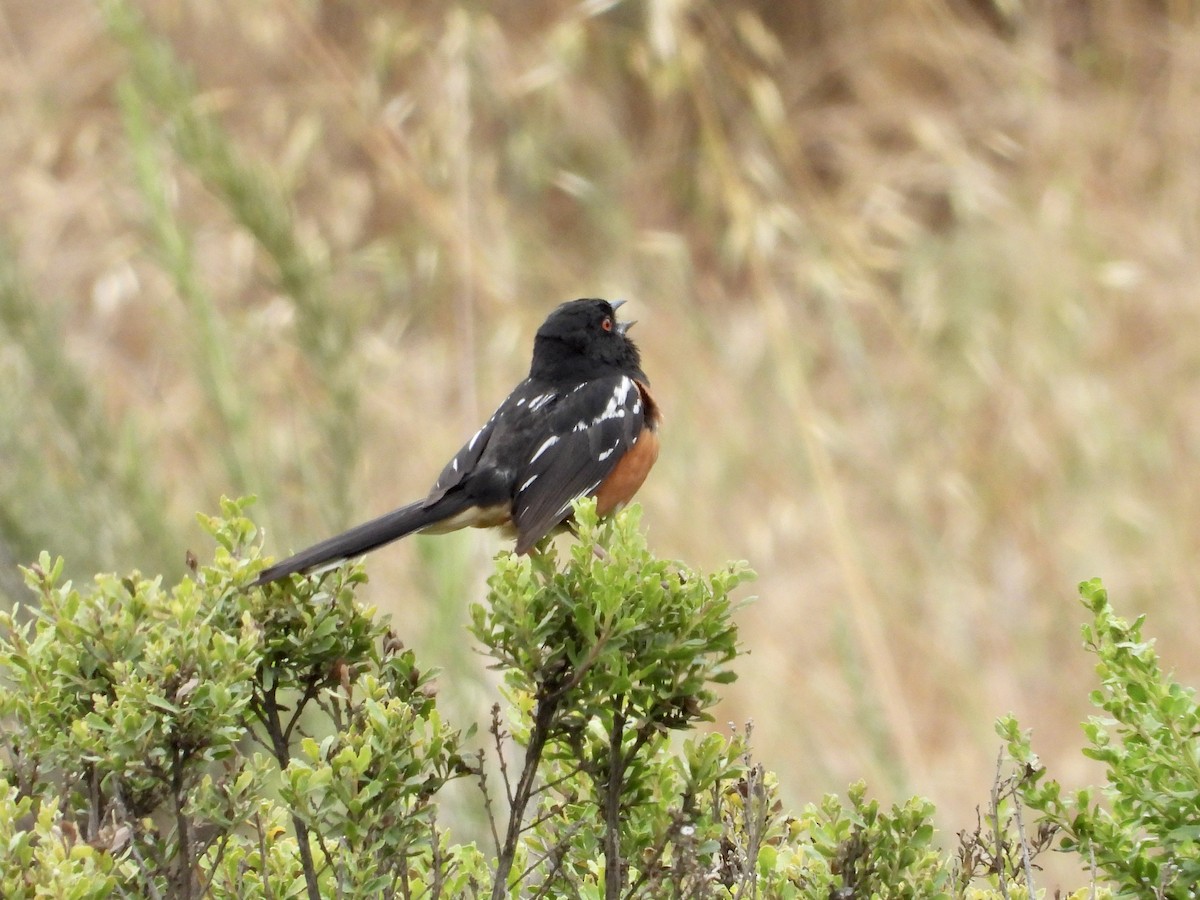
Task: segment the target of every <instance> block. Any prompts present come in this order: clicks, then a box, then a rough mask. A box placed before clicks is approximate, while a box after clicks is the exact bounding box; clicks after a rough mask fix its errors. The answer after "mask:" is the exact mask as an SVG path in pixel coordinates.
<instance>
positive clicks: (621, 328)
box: [609, 300, 637, 335]
mask: <svg viewBox="0 0 1200 900" xmlns="http://www.w3.org/2000/svg"><path fill="white" fill-rule="evenodd" d="M624 305H625V301H624V300H614V301H613V302H612V303H610V304H609V306H611V307H612V310H613V312H616V311H617V310H618V309H620V308H621V307H622V306H624ZM636 324H637V319H633V320H632V321H629V322H622V323H620V324H619V325H618V326H617V334H620V335H624V334H625V332H627V331H628V330H629V329H630V328H632V327H633V326H634V325H636Z"/></svg>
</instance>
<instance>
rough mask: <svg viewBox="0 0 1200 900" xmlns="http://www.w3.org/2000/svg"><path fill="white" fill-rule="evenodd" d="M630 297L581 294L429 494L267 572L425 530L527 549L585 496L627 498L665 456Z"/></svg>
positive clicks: (611, 508)
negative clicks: (503, 537) (502, 536)
mask: <svg viewBox="0 0 1200 900" xmlns="http://www.w3.org/2000/svg"><path fill="white" fill-rule="evenodd" d="M622 303H624V301H623V300H618V301H617V302H615V303H609V302H607V301H606V300H572V301H571V302H569V303H564V304H563V305H562V306H560V307H558V309H556V310H554V312H552V313H551V314H550V316H549V317H548V318H547V319H546V321H545V322H544V323H543V324H542V327H541V328H539V329H538V332H537V337H536V338H535V339H534V342H533V364H532V365H531V366H530V368H529V377H528V378H526V379H525V380H524V381H522V382H521V383H520V384H519V385H517V387H516V389H515V390H514V391H513V392H512V393H511V394H509V395H508V399H506V400H505V401H504V402H503V403H501V404H500V408H499V409H497V410H496V411H495V412H494V413H492V417H491V418H490V419H488V420H487V422H486V423H485V424H484V426H483V427H482V428H480V429H479V430H478V431H477V432H475V434H474V436H473V437H472V438H471V439H470V440H469V441H467V443H466V445H465V446H464V447H463V448H462V449H461V450H459V451H458V453H456V454H455V455H454V458H453V459H452V460H450V462H449V464H448V465H447V466H446V468H444V469H442V474H441V475H439V476H438V479H437V482H436V483H435V484H434V486H433V489H432V490H430V492H429V493H428V494H427V495H426V497H425V498H424V499H423V500H417V501H416V502H415V503H410V504H408V505H407V506H402V507H400V508H399V509H397V510H394V511H392V512H390V513H387V514H386V515H383V516H380V517H379V518H378V519H372V520H371V521H370V522H365V523H363V524H362V525H359V526H357V527H355V528H351V529H350V530H349V531H346V532H344V533H342V534H339V535H337V536H336V537H331V538H329V539H328V540H324V541H321V542H320V543H319V544H314V545H313V546H312V547H309V548H308V549H307V550H303V551H301V552H300V553H297V554H296V555H295V556H292V557H289V558H288V559H285V560H283V561H282V562H279V563H276V564H275V565H273V566H271V567H269V568H267V569H265V570H264V571H263V573H262V574H261V575H259V576H258V580H257V581H255V582H254V583H255V584H266V583H267V582H270V581H275V580H276V579H278V578H283V577H284V576H286V575H291V574H292V573H294V572H307V571H309V570H311V569H315V568H319V567H324V566H327V565H329V564H331V563H338V562H342V561H344V560H347V559H352V558H354V557H356V556H360V555H362V554H363V553H366V552H367V551H369V550H374V549H375V548H376V547H381V546H383V545H384V544H387V543H390V542H391V541H394V540H397V539H398V538H402V537H404V536H405V535H409V534H413V533H414V532H418V531H425V532H431V533H434V534H439V533H443V532H447V531H456V530H458V529H459V528H466V527H468V526H474V527H476V528H486V527H494V526H499V527H501V528H504V529H506V530H507V531H508V532H509V533H510V534H511V535H515V537H516V540H517V548H516V549H517V552H518V553H527V552H528V551H529V550H530V549H531V548H532V547H533V545H534V544H536V543H537V542H538V541H539V540H541V539H542V538H543V537H545V536H546V535H547V534H549V533H550V532H551V531H553V530H554V529H556V528H557V527H558V526H559V525H562V524H563V523H564V522H566V520H567V519H568V518H570V515H571V504H572V502H573V501H575V500H576V499H578V498H579V497H586V496H594V497H595V498H596V506H597V510H598V512H599V513H600V515H602V516H603V515H608V514H610V513H613V512H616V511H617V510H619V509H621V507H623V506H624V505H625V504H626V503H628V502H629V500H630V498H632V497H633V495H634V494H635V493H636V492H637V489H638V488H639V487H641V485H642V482H643V481H644V480H645V478H646V475H647V473H648V472H649V471H650V468H651V466H653V465H654V461H655V459H657V458H658V425H659V421H660V416H659V412H658V406H657V405H656V404H655V402H654V399H653V398H652V397H651V396H650V388H649V380H648V379H647V378H646V375H645V373H644V372H643V371H642V364H641V356H640V354H639V353H638V348H637V346H636V345H635V344H634V343H633V341H631V340H630V339H629V338H628V337H627V336H626V334H625V332H626V331H627V330H628V329H629V326H630V325H632V324H633V323H632V322H625V323H621V324H618V323H617V319H616V310H617V307H619V306H620V305H621V304H622Z"/></svg>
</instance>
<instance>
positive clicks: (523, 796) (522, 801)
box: [492, 692, 562, 900]
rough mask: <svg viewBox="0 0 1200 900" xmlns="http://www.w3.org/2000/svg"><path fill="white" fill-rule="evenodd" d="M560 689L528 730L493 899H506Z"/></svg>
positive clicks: (542, 701)
mask: <svg viewBox="0 0 1200 900" xmlns="http://www.w3.org/2000/svg"><path fill="white" fill-rule="evenodd" d="M561 699H562V694H561V692H555V693H554V694H551V695H547V696H544V697H540V698H539V699H538V701H537V707H536V709H535V710H534V715H533V726H532V728H530V731H529V744H528V746H527V747H526V748H525V764H524V766H523V767H522V769H521V777H520V779H519V780H518V781H517V788H516V790H515V791H514V792H513V800H512V804H511V807H510V809H509V816H508V829H507V831H506V833H505V836H504V846H503V847H502V848H501V850H500V856H499V858H498V859H497V860H496V875H495V880H494V881H493V883H492V900H503V898H504V897H505V895H506V894H507V893H508V892H509V889H510V887H512V885H509V883H508V876H509V873H510V872H511V871H512V865H513V859H514V858H515V857H516V853H517V842H518V841H519V840H520V837H521V823H522V820H523V819H524V818H525V807H526V806H528V804H529V798H530V796H531V795H532V793H533V784H534V781H535V780H536V778H537V771H538V766H539V765H540V764H541V761H542V752H543V751H544V750H545V748H546V742H547V741H548V740H549V739H550V726H551V724H552V723H553V721H554V717H555V715H556V714H557V712H558V705H559V701H560V700H561Z"/></svg>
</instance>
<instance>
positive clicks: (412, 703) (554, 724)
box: [0, 502, 1198, 900]
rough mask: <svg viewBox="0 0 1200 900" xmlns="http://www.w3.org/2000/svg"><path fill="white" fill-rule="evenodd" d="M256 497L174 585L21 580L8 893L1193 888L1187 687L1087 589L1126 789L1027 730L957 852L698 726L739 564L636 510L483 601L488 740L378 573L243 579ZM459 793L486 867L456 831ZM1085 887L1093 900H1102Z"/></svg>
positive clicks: (507, 576) (1114, 767) (539, 562)
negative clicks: (384, 596) (493, 699)
mask: <svg viewBox="0 0 1200 900" xmlns="http://www.w3.org/2000/svg"><path fill="white" fill-rule="evenodd" d="M243 507H244V504H243V503H239V502H226V503H225V506H224V509H223V517H221V518H205V519H204V520H203V521H204V524H205V526H206V528H207V529H208V530H209V532H210V533H211V534H212V536H213V537H214V539H215V541H216V544H217V547H216V552H215V554H214V556H213V559H212V560H211V562H209V563H208V564H207V565H204V566H201V565H198V564H196V565H193V566H192V567H191V568H192V572H191V576H190V577H188V578H186V579H184V580H183V581H181V582H180V583H179V584H177V585H174V586H173V587H171V588H170V589H167V588H165V587H164V586H163V585H162V583H161V580H160V579H157V578H146V577H144V576H142V575H140V574H138V573H134V574H132V575H130V576H128V577H125V578H118V577H116V576H110V575H103V576H98V577H97V578H96V580H95V582H94V583H93V584H91V585H89V586H87V587H86V588H77V587H75V586H74V585H72V584H70V583H63V582H62V562H61V560H60V561H52V560H51V559H50V557H49V556H48V555H43V556H42V558H41V559H40V560H39V562H38V563H37V564H36V565H33V566H31V567H30V568H29V569H28V570H27V571H26V578H27V581H28V583H29V585H30V587H31V588H32V589H33V590H34V591H35V592H36V594H37V597H38V602H37V604H36V605H35V606H31V607H28V608H25V607H21V608H17V609H15V610H13V611H12V612H11V613H6V614H3V615H2V616H0V679H3V685H4V691H3V693H0V721H2V722H3V731H2V732H0V735H2V737H0V895H2V896H4V897H5V898H10V897H11V898H26V897H29V898H32V897H39V896H60V897H71V898H87V897H109V896H114V895H115V896H149V897H170V898H192V897H201V896H204V897H221V898H226V897H228V898H235V897H236V898H259V897H261V898H268V897H283V896H288V897H293V896H306V897H309V898H314V900H315V898H319V897H364V898H365V897H399V898H417V897H421V898H442V897H444V898H473V897H491V898H495V900H498V898H525V897H528V898H540V897H584V898H601V897H603V898H606V900H607V898H617V897H620V898H631V900H632V898H656V897H687V898H698V900H703V898H723V900H730V898H751V897H761V898H776V897H778V898H790V897H800V898H814V900H817V898H819V900H849V898H858V897H880V898H890V897H896V898H909V897H911V898H970V900H995V898H1023V897H1030V896H1035V895H1044V894H1040V892H1039V891H1038V890H1037V888H1036V886H1035V877H1036V875H1035V873H1036V871H1037V863H1036V860H1037V858H1038V855H1039V854H1040V853H1041V852H1043V851H1044V850H1046V849H1047V848H1048V847H1050V846H1052V845H1054V844H1055V843H1057V846H1058V847H1059V849H1062V850H1064V851H1067V852H1071V853H1078V854H1081V855H1083V856H1084V857H1085V858H1086V859H1087V861H1088V864H1089V865H1090V866H1091V867H1092V868H1093V869H1094V871H1095V872H1096V873H1097V875H1098V876H1102V878H1103V879H1104V880H1106V881H1107V882H1109V883H1111V884H1112V886H1113V888H1114V889H1115V890H1116V891H1117V892H1118V895H1119V896H1160V897H1168V898H1172V900H1174V898H1181V900H1182V898H1184V897H1190V896H1192V893H1190V892H1191V891H1192V890H1193V887H1192V886H1193V885H1194V884H1195V883H1196V878H1197V868H1196V867H1197V851H1196V841H1195V838H1196V829H1197V821H1196V808H1197V806H1196V798H1197V779H1196V763H1195V754H1194V749H1193V748H1192V742H1190V741H1189V740H1188V739H1189V737H1190V736H1192V735H1193V734H1194V732H1195V729H1196V727H1197V718H1198V716H1197V708H1196V704H1195V701H1194V697H1193V694H1192V693H1191V692H1190V691H1188V690H1186V689H1184V688H1182V687H1180V686H1179V685H1176V684H1174V683H1172V682H1170V681H1169V680H1168V679H1166V678H1164V676H1163V675H1162V673H1161V671H1160V670H1159V668H1158V665H1157V660H1156V658H1155V657H1154V654H1153V652H1152V650H1151V649H1150V645H1149V644H1148V643H1147V642H1145V641H1144V640H1143V639H1142V638H1141V633H1140V629H1141V624H1142V623H1141V621H1140V620H1139V621H1137V622H1136V623H1134V625H1132V626H1130V625H1127V624H1126V623H1124V622H1123V621H1122V620H1120V619H1118V618H1116V617H1115V616H1114V615H1113V614H1112V612H1111V609H1110V608H1109V607H1108V604H1107V598H1106V597H1105V595H1104V592H1103V590H1102V589H1101V588H1100V587H1099V585H1098V584H1094V583H1092V584H1089V585H1085V586H1084V592H1085V598H1086V601H1087V602H1088V604H1089V606H1090V608H1091V609H1092V611H1093V614H1094V616H1095V622H1094V624H1093V625H1091V626H1089V627H1088V629H1087V630H1086V632H1085V634H1086V637H1087V640H1088V647H1089V649H1090V650H1091V651H1092V652H1093V653H1095V654H1096V655H1097V657H1098V658H1099V660H1100V672H1101V677H1102V682H1103V685H1104V688H1103V690H1102V691H1100V692H1098V693H1097V695H1096V702H1097V704H1098V705H1099V706H1101V707H1102V708H1103V709H1104V710H1105V711H1106V712H1107V713H1108V714H1109V716H1110V718H1108V719H1105V720H1093V722H1091V723H1090V724H1089V725H1088V726H1087V729H1088V736H1089V740H1090V741H1091V748H1090V749H1089V751H1088V752H1089V754H1090V755H1093V756H1095V757H1096V758H1099V759H1103V760H1104V761H1105V762H1106V763H1108V765H1109V781H1108V784H1107V786H1106V787H1105V788H1104V789H1103V790H1102V791H1099V792H1097V791H1095V790H1092V789H1089V790H1085V791H1081V792H1079V793H1077V794H1076V795H1075V796H1074V797H1073V798H1070V799H1063V796H1062V792H1061V789H1060V788H1059V786H1058V785H1057V784H1056V783H1055V782H1053V781H1045V780H1044V779H1043V775H1044V772H1043V770H1042V769H1041V768H1040V766H1039V764H1038V763H1037V760H1036V757H1034V756H1033V755H1032V751H1031V750H1030V749H1029V742H1028V738H1027V737H1026V736H1024V735H1022V733H1021V732H1020V730H1019V728H1018V727H1017V725H1016V723H1015V722H1014V721H1013V720H1011V718H1010V719H1006V720H1004V721H1002V723H1001V726H1000V727H1001V731H1002V733H1003V734H1004V736H1005V737H1006V738H1007V739H1008V741H1009V750H1010V753H1011V755H1012V757H1013V758H1014V759H1015V760H1016V762H1017V764H1018V765H1017V768H1016V770H1015V773H1014V774H1013V775H1011V776H1008V777H1001V775H1000V773H999V772H998V775H997V782H996V787H995V788H994V790H993V792H992V797H991V799H990V802H989V803H988V805H987V811H986V814H984V813H981V815H980V823H979V827H978V828H977V829H976V830H975V831H974V833H969V834H968V833H965V832H964V833H963V834H961V835H960V839H959V846H958V847H957V848H955V849H954V850H953V851H950V852H947V851H945V850H943V849H941V848H939V846H938V844H937V841H936V831H935V828H934V825H933V815H934V810H933V807H932V805H931V804H930V803H928V801H925V800H922V799H919V798H914V799H912V800H909V801H908V802H906V803H902V804H897V805H895V806H893V807H891V808H890V809H887V808H884V807H883V806H881V805H880V804H879V802H878V801H876V800H873V799H871V798H870V797H869V796H868V795H867V792H866V788H865V786H864V785H862V784H857V785H853V786H851V788H850V789H849V792H848V794H847V797H846V798H845V799H840V798H838V797H835V796H828V797H826V798H824V799H823V800H822V801H821V802H819V803H815V804H809V805H807V806H806V807H804V808H803V809H802V810H801V811H800V812H799V813H796V814H789V813H788V812H786V811H785V809H784V806H783V803H782V801H781V799H780V797H779V790H778V786H777V781H776V778H775V777H774V775H773V774H772V773H770V772H767V771H765V770H764V768H763V767H762V766H761V765H759V764H758V763H756V762H755V761H754V759H753V757H752V755H751V752H750V747H749V737H750V734H749V729H748V728H747V729H746V730H745V731H744V732H740V733H739V732H734V733H731V734H721V733H708V734H704V733H700V732H699V731H697V726H698V725H699V724H700V723H701V722H704V721H706V720H709V719H711V712H710V711H711V709H712V707H713V704H714V703H715V702H716V700H717V691H718V689H719V687H720V686H721V685H722V684H726V683H728V682H729V681H731V680H733V678H734V670H733V668H732V667H733V664H734V662H735V661H736V658H737V656H738V653H739V645H738V636H737V629H736V626H735V624H734V622H733V619H732V614H733V612H734V611H735V609H736V602H735V600H734V599H733V595H734V592H735V591H736V589H737V588H738V586H739V585H741V584H742V583H743V582H744V581H745V580H746V579H747V578H748V577H749V574H750V573H749V572H748V571H747V570H746V569H745V568H744V566H741V565H731V566H728V567H726V568H725V569H722V570H721V571H718V572H716V573H713V574H709V575H703V574H699V573H696V572H694V571H692V570H690V569H688V568H686V567H684V566H682V565H679V564H677V563H671V562H667V561H664V560H660V559H657V558H656V557H654V555H653V554H651V553H650V551H649V549H648V548H647V546H646V542H645V540H644V538H643V536H642V535H641V533H640V532H639V530H638V527H637V526H638V518H637V514H636V511H630V512H627V513H625V514H623V515H622V516H619V517H617V518H616V519H615V520H611V521H607V522H603V523H602V522H599V521H598V520H597V518H596V515H595V509H594V505H592V504H591V503H589V502H583V503H581V504H579V506H578V507H577V509H576V522H577V527H578V540H577V541H576V542H575V543H574V544H573V545H572V546H571V547H570V549H569V550H568V551H566V552H565V553H560V552H559V551H557V550H556V549H555V548H554V547H553V546H550V545H547V546H545V547H543V549H542V552H541V553H539V554H537V555H534V556H532V557H516V556H513V555H510V554H501V555H500V556H499V557H498V558H497V561H496V570H495V573H494V574H493V576H492V577H491V579H490V581H489V591H488V598H487V603H486V604H478V605H475V606H473V607H472V608H471V611H470V619H471V624H470V630H471V632H472V633H473V635H474V636H475V638H476V639H477V640H478V641H479V642H480V644H481V645H482V647H483V649H484V651H485V652H486V653H487V654H489V655H490V656H491V657H492V658H493V660H494V662H495V666H496V668H497V669H499V670H500V672H501V674H502V685H501V693H502V697H501V700H502V702H497V703H496V704H495V705H494V706H493V707H492V710H491V715H490V718H489V719H488V721H487V724H486V726H485V729H484V732H483V733H481V734H480V738H481V740H482V743H483V745H484V746H479V745H478V744H476V743H474V740H475V734H476V733H475V730H474V728H471V729H468V730H467V731H466V732H465V733H464V732H463V731H461V730H459V729H458V728H455V727H454V726H452V725H451V724H449V723H447V722H446V721H445V720H444V719H443V717H442V713H441V711H440V710H439V708H438V703H437V698H436V692H435V690H434V688H433V681H432V673H430V672H429V671H426V670H422V669H420V668H419V667H418V665H417V662H416V659H415V657H414V655H413V653H412V651H411V650H407V649H405V648H404V647H403V645H402V643H401V641H400V640H399V639H398V637H397V636H396V635H395V633H394V632H393V631H392V630H391V628H390V627H389V625H388V623H387V621H386V620H385V619H383V618H382V617H380V616H378V615H377V614H376V613H375V611H374V610H372V609H370V608H368V607H364V606H363V605H362V604H360V603H359V602H358V600H357V599H356V596H355V589H356V588H357V586H358V585H360V584H361V583H362V582H363V580H364V576H363V574H362V571H361V570H360V569H359V568H356V567H354V566H350V567H346V568H343V569H341V570H338V571H335V572H332V573H326V574H324V575H321V576H317V577H310V578H304V577H299V576H296V577H293V578H291V579H289V580H288V581H286V582H283V583H279V584H274V585H270V586H268V587H267V588H265V589H262V588H251V587H249V585H250V583H251V582H252V581H253V580H254V577H255V575H256V574H257V573H258V572H259V571H261V570H262V568H263V565H264V563H263V561H262V560H260V559H259V558H258V556H259V553H258V549H257V547H256V546H255V538H256V534H257V531H256V529H255V526H254V525H253V524H252V523H251V522H250V521H249V520H248V519H247V518H246V517H245V515H244V510H243ZM485 735H486V736H485ZM455 780H467V781H468V782H470V783H473V784H474V785H475V786H476V793H475V796H476V797H477V798H478V803H477V804H476V808H477V811H478V817H479V824H481V826H482V831H483V832H484V833H489V832H490V837H491V841H490V843H491V845H490V846H486V845H487V844H488V841H486V840H485V841H483V842H482V843H483V844H484V846H480V845H479V844H477V843H475V842H465V841H462V840H460V839H457V838H456V837H455V836H454V834H453V833H452V831H451V830H450V829H449V828H448V827H447V826H446V823H445V821H443V819H442V818H439V809H440V803H439V801H440V799H441V794H442V790H443V788H444V787H445V786H446V785H447V784H449V783H450V782H452V781H455ZM1101 794H1102V795H1103V797H1102V799H1103V801H1104V802H1101V801H1100V796H1099V795H1101ZM457 827H458V826H457V825H456V828H457ZM1094 881H1095V882H1096V883H1093V884H1091V885H1089V886H1088V887H1086V888H1083V889H1081V890H1080V891H1079V892H1077V893H1076V894H1075V895H1073V896H1076V897H1083V896H1108V894H1107V893H1106V891H1107V889H1106V888H1104V887H1103V886H1102V885H1101V883H1100V881H1099V879H1094Z"/></svg>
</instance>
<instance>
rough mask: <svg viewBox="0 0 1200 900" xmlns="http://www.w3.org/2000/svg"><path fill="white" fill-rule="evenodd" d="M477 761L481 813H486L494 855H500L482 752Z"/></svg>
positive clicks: (497, 831)
mask: <svg viewBox="0 0 1200 900" xmlns="http://www.w3.org/2000/svg"><path fill="white" fill-rule="evenodd" d="M478 759H479V792H480V793H481V794H483V811H484V812H485V813H487V820H488V827H489V828H491V830H492V843H493V844H494V845H495V847H496V855H497V856H499V855H500V831H499V829H497V828H496V811H495V809H494V808H493V807H492V795H491V792H490V791H489V790H488V786H487V772H485V771H484V768H483V764H484V757H483V751H482V750H480V751H479V753H478Z"/></svg>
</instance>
